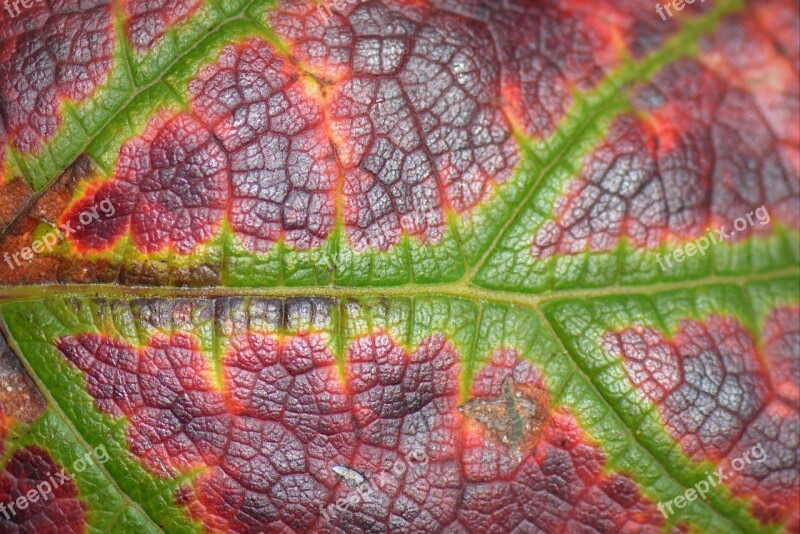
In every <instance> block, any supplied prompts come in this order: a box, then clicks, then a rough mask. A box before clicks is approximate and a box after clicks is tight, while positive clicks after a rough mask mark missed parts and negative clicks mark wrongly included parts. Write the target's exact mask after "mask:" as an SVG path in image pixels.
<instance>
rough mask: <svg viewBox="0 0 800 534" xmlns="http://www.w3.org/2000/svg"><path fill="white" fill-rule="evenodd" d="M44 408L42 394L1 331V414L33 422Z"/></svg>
mask: <svg viewBox="0 0 800 534" xmlns="http://www.w3.org/2000/svg"><path fill="white" fill-rule="evenodd" d="M44 409H45V401H44V398H43V397H42V394H41V393H39V390H38V389H36V385H35V384H34V383H33V380H31V377H30V376H29V375H28V373H27V371H25V369H24V368H23V367H22V364H21V363H20V361H19V359H18V358H17V355H16V354H14V351H13V350H12V349H11V347H9V346H8V342H7V341H6V338H5V336H4V335H3V334H2V332H0V414H2V415H4V416H7V417H10V418H12V419H17V420H20V421H24V422H25V423H33V422H34V421H35V420H36V419H37V418H38V417H39V416H40V415H41V414H42V412H43V411H44Z"/></svg>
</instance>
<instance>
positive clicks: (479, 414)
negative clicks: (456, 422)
mask: <svg viewBox="0 0 800 534" xmlns="http://www.w3.org/2000/svg"><path fill="white" fill-rule="evenodd" d="M458 409H459V411H460V412H461V413H463V414H464V416H465V417H468V418H470V419H474V420H475V421H477V422H478V423H480V424H481V425H482V426H483V427H484V428H486V430H487V431H488V432H489V435H491V436H492V437H493V438H494V439H495V440H496V441H498V442H499V443H502V444H504V445H506V446H507V447H509V448H510V449H511V451H512V452H513V453H514V454H515V455H518V454H521V453H525V452H526V451H528V450H530V449H532V448H533V447H534V446H535V445H536V442H537V441H538V440H539V437H540V436H541V435H542V430H543V428H544V425H545V423H546V422H547V417H548V414H549V413H550V402H549V400H548V395H547V392H545V391H543V390H542V389H540V388H538V387H536V386H530V385H527V384H517V383H516V382H515V381H514V380H512V379H511V378H510V377H509V378H506V379H505V380H504V381H503V386H502V390H501V391H500V394H499V395H497V396H495V397H483V398H475V399H472V400H470V401H468V402H467V403H465V404H463V405H462V406H459V407H458Z"/></svg>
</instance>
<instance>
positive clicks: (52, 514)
mask: <svg viewBox="0 0 800 534" xmlns="http://www.w3.org/2000/svg"><path fill="white" fill-rule="evenodd" d="M59 472H63V469H62V467H61V466H59V465H57V464H56V463H55V462H54V461H53V459H52V458H51V457H50V454H49V453H48V452H47V451H45V450H43V449H40V448H38V447H33V446H31V447H25V448H23V449H20V450H18V451H16V452H15V453H14V454H13V455H11V458H9V459H8V462H7V463H6V466H5V468H3V470H2V471H0V506H2V507H0V531H2V532H8V533H14V534H17V533H26V532H37V533H56V532H59V533H61V532H64V533H66V534H78V533H82V532H84V531H85V530H86V505H85V504H84V503H83V502H81V501H80V499H79V498H78V486H77V485H76V484H75V482H73V481H72V479H67V480H66V481H63V480H61V478H60V477H59V476H58V475H57V473H59ZM31 491H33V492H34V493H35V495H37V496H38V497H36V500H33V499H29V498H28V497H27V496H26V495H27V494H28V493H29V492H31ZM19 504H23V506H24V508H22V507H20V506H19Z"/></svg>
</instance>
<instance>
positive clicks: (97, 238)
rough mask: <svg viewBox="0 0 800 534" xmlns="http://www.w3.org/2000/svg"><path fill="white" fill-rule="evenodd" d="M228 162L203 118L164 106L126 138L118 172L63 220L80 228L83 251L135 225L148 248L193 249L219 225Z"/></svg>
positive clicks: (139, 242) (77, 237) (106, 244)
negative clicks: (169, 112) (170, 113)
mask: <svg viewBox="0 0 800 534" xmlns="http://www.w3.org/2000/svg"><path fill="white" fill-rule="evenodd" d="M228 166H229V163H228V158H227V155H226V154H225V150H224V149H223V147H222V146H221V145H220V144H219V142H218V141H217V140H216V139H215V138H214V136H213V134H212V133H211V131H209V130H208V128H206V127H205V126H204V125H203V124H202V123H201V122H200V121H198V120H197V119H196V118H194V117H193V116H191V115H189V114H187V113H180V114H178V115H175V116H167V115H166V114H162V115H161V116H158V117H156V118H155V119H153V120H152V121H151V122H150V124H149V125H148V126H147V128H146V129H145V131H144V133H143V134H142V135H141V136H140V137H136V138H133V139H131V140H129V141H128V142H126V143H125V144H124V145H123V146H122V148H121V150H120V155H119V160H118V162H117V169H116V173H115V176H114V178H113V179H111V180H110V181H108V182H107V183H105V184H104V185H103V186H102V187H100V188H99V190H97V191H91V190H90V191H89V192H88V193H87V194H86V195H84V197H83V198H82V199H81V200H79V201H78V202H77V203H76V204H75V205H74V206H73V207H72V208H71V209H70V211H69V212H68V213H67V214H66V215H65V216H64V218H63V221H62V226H63V227H65V228H69V229H71V230H73V231H74V233H73V234H72V235H71V236H70V239H71V241H72V242H73V243H75V246H76V247H77V248H78V250H80V251H81V252H86V251H94V250H104V249H107V248H110V247H112V246H113V245H114V244H115V243H116V242H117V241H118V240H119V239H120V238H121V237H122V236H123V235H124V234H125V233H126V232H127V231H130V232H131V234H132V238H133V243H134V245H136V247H137V248H138V249H139V250H140V251H142V252H144V253H153V252H159V251H162V250H164V249H166V248H172V249H173V250H175V251H177V252H178V253H180V254H189V253H191V252H193V251H194V250H195V248H197V247H198V246H199V245H201V244H203V243H205V242H207V241H209V240H210V239H211V238H212V237H214V235H216V234H217V233H218V231H219V228H220V225H221V222H222V218H223V217H224V215H225V211H226V209H227V207H228V198H229V192H228V188H229V183H230V177H229V173H228ZM103 203H105V206H109V205H113V210H112V209H109V208H107V207H106V208H105V209H106V211H105V212H102V211H100V212H99V213H98V215H97V216H96V217H93V216H92V208H94V210H95V211H99V209H100V207H103V206H104V205H103ZM112 211H113V214H112V215H109V213H110V212H112Z"/></svg>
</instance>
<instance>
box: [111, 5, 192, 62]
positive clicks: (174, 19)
mask: <svg viewBox="0 0 800 534" xmlns="http://www.w3.org/2000/svg"><path fill="white" fill-rule="evenodd" d="M200 5H201V2H200V0H150V1H147V2H142V1H141V0H124V1H123V2H122V7H123V9H124V10H125V17H126V18H127V20H126V21H125V33H126V34H127V35H128V39H129V40H130V42H131V44H132V45H133V48H134V50H136V51H137V52H140V53H141V52H146V51H147V50H149V49H150V48H152V47H153V44H154V43H155V42H156V41H158V40H159V39H160V38H161V37H162V36H163V35H164V34H165V33H167V31H168V30H169V29H170V28H171V27H173V26H175V25H177V24H180V23H181V22H183V21H185V20H186V19H188V18H189V17H190V16H191V15H192V14H193V13H194V12H195V11H197V9H198V8H199V7H200Z"/></svg>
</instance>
